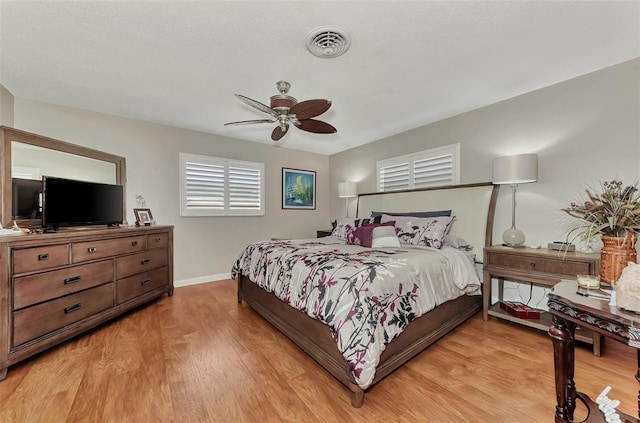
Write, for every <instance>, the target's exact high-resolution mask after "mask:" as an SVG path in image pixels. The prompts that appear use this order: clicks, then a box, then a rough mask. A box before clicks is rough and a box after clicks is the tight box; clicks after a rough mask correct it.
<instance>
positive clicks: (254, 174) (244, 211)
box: [180, 153, 264, 216]
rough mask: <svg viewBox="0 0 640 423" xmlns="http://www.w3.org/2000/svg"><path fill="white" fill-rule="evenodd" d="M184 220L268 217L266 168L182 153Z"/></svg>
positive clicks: (181, 188) (181, 185) (181, 176)
mask: <svg viewBox="0 0 640 423" xmlns="http://www.w3.org/2000/svg"><path fill="white" fill-rule="evenodd" d="M180 215H181V216H231V215H233V216H264V164H263V163H253V162H243V161H237V160H229V159H223V158H218V157H209V156H199V155H195V154H186V153H180Z"/></svg>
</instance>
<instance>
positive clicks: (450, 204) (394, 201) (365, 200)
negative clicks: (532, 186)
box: [357, 182, 500, 259]
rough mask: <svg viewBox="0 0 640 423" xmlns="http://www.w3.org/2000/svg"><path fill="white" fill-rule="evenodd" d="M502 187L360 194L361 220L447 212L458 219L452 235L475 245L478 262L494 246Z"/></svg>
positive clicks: (485, 184) (468, 186) (482, 185)
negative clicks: (384, 214) (378, 215)
mask: <svg viewBox="0 0 640 423" xmlns="http://www.w3.org/2000/svg"><path fill="white" fill-rule="evenodd" d="M499 189H500V186H499V185H493V184H492V183H490V182H482V183H477V184H465V185H449V186H445V187H437V188H424V189H416V190H404V191H390V192H373V193H367V194H360V195H358V209H357V210H358V211H357V215H358V217H369V216H371V212H372V211H384V212H412V211H429V210H448V209H451V210H452V212H451V215H452V216H455V219H454V220H453V223H452V224H451V229H450V230H449V233H450V234H452V235H457V236H460V237H462V238H464V239H465V240H467V241H468V242H469V243H470V244H471V245H473V251H474V252H475V253H476V256H477V257H478V259H480V258H481V257H482V249H483V248H484V247H485V246H489V245H491V236H492V234H493V218H494V214H495V206H496V200H497V198H498V190H499Z"/></svg>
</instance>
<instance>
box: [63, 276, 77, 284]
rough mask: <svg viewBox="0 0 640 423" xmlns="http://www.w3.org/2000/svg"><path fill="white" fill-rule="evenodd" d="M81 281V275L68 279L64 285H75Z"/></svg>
mask: <svg viewBox="0 0 640 423" xmlns="http://www.w3.org/2000/svg"><path fill="white" fill-rule="evenodd" d="M79 281H80V275H78V276H72V277H70V278H67V279H65V280H64V284H65V285H69V284H70V283H75V282H79Z"/></svg>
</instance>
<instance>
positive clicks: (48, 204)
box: [42, 176, 124, 230]
mask: <svg viewBox="0 0 640 423" xmlns="http://www.w3.org/2000/svg"><path fill="white" fill-rule="evenodd" d="M123 201H124V199H123V189H122V185H111V184H102V183H97V182H87V181H76V180H73V179H64V178H58V177H52V176H44V177H43V178H42V226H43V227H44V228H45V229H53V230H56V229H58V228H60V227H66V226H91V225H110V226H115V225H118V224H120V223H122V217H123V216H122V205H123Z"/></svg>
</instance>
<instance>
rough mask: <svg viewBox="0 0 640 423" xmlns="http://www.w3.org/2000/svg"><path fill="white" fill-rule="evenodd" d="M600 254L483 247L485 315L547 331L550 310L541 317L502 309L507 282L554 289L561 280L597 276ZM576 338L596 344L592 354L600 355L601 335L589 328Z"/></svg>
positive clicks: (483, 308) (483, 312)
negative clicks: (494, 291) (494, 284)
mask: <svg viewBox="0 0 640 423" xmlns="http://www.w3.org/2000/svg"><path fill="white" fill-rule="evenodd" d="M599 268H600V254H598V253H592V254H587V253H578V252H562V251H553V250H548V249H546V248H542V249H535V248H513V247H504V246H492V247H486V248H485V249H484V277H483V279H484V281H483V284H482V315H483V317H484V320H487V319H488V317H489V316H494V317H497V318H499V319H505V320H509V321H511V322H515V323H519V324H521V325H525V326H529V327H533V328H537V329H540V330H544V331H547V330H548V329H549V326H550V325H551V316H550V314H549V313H546V312H542V313H541V314H540V319H520V318H518V317H515V316H512V315H511V314H509V313H507V312H505V311H503V310H502V309H501V308H500V301H502V299H503V293H504V281H505V279H506V280H509V281H513V282H521V283H532V284H534V285H537V286H543V287H548V288H551V287H553V286H554V285H555V284H556V283H558V282H560V279H573V280H575V279H576V275H597V274H598V272H599ZM492 278H496V279H498V302H497V303H496V304H493V305H492V304H491V279H492ZM576 339H577V340H579V341H582V342H586V343H589V344H593V354H594V355H597V356H599V355H600V340H601V335H599V334H595V333H592V332H591V331H589V330H587V329H582V328H581V329H580V330H579V331H577V332H576Z"/></svg>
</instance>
